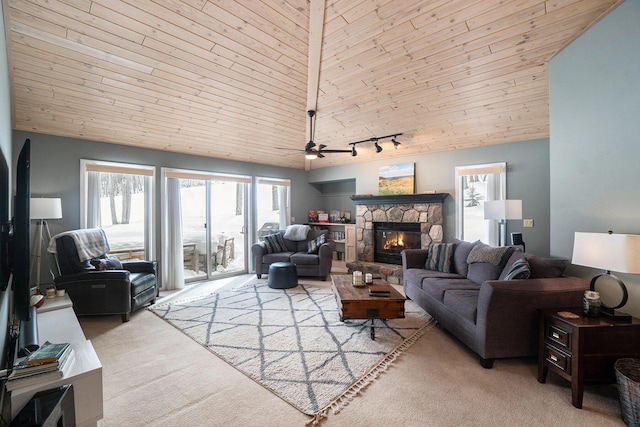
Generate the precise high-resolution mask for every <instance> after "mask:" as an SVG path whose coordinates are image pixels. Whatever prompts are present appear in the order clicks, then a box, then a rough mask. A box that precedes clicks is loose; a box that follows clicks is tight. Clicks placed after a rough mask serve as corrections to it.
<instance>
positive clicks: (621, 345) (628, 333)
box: [538, 307, 640, 408]
mask: <svg viewBox="0 0 640 427" xmlns="http://www.w3.org/2000/svg"><path fill="white" fill-rule="evenodd" d="M559 312H571V313H574V314H577V315H579V316H580V317H579V318H577V319H568V318H564V317H562V316H560V315H559V314H558V313H559ZM540 314H541V316H540V332H539V353H538V381H539V382H541V383H544V382H545V381H546V379H547V373H548V371H549V370H550V371H551V372H554V373H556V374H558V375H560V376H561V377H562V378H564V379H566V380H568V381H569V382H571V401H572V403H573V406H575V407H576V408H582V396H583V392H584V384H585V383H615V382H616V377H615V370H614V368H613V364H614V363H615V361H616V360H617V359H620V358H623V357H632V358H633V357H635V358H637V357H640V339H639V338H640V319H638V318H635V317H633V318H631V321H620V320H613V319H609V318H606V317H586V316H584V315H583V314H582V308H575V307H572V308H557V309H553V310H551V309H547V310H540Z"/></svg>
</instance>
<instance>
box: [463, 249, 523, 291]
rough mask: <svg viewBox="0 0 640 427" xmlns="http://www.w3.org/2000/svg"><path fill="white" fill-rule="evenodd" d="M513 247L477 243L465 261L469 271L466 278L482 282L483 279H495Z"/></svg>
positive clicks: (478, 282)
mask: <svg viewBox="0 0 640 427" xmlns="http://www.w3.org/2000/svg"><path fill="white" fill-rule="evenodd" d="M512 253H513V248H512V247H510V246H499V247H493V246H489V245H485V244H484V243H479V244H477V245H476V246H474V247H473V249H471V252H470V253H469V257H468V258H467V261H468V263H469V271H468V272H467V279H469V280H471V281H473V282H475V283H477V284H482V282H484V281H485V280H496V279H497V278H498V277H500V273H501V272H502V270H503V269H504V266H505V264H506V263H507V261H508V260H509V257H511V254H512Z"/></svg>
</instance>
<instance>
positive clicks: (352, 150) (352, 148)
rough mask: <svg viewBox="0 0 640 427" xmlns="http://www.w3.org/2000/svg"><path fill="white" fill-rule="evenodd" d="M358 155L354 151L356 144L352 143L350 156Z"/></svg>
mask: <svg viewBox="0 0 640 427" xmlns="http://www.w3.org/2000/svg"><path fill="white" fill-rule="evenodd" d="M357 155H358V152H357V151H356V146H355V145H354V146H353V147H351V156H352V157H355V156H357Z"/></svg>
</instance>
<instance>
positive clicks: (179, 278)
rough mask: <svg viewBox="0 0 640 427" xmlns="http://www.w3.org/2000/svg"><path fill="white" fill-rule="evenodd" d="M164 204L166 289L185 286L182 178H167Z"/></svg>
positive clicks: (164, 279)
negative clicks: (181, 199) (181, 198)
mask: <svg viewBox="0 0 640 427" xmlns="http://www.w3.org/2000/svg"><path fill="white" fill-rule="evenodd" d="M165 188H166V191H165V195H166V203H165V205H164V215H163V219H164V226H163V232H164V238H163V239H162V240H163V242H164V251H163V253H164V255H165V256H164V262H163V263H162V287H163V289H165V290H172V289H182V288H184V251H183V248H182V206H181V203H180V179H179V178H166V187H165Z"/></svg>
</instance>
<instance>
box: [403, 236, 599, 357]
mask: <svg viewBox="0 0 640 427" xmlns="http://www.w3.org/2000/svg"><path fill="white" fill-rule="evenodd" d="M567 265H568V260H565V259H559V258H541V257H538V256H535V255H532V254H528V253H525V252H522V251H520V250H515V248H513V247H501V248H494V247H491V246H487V245H485V244H483V243H480V242H464V241H459V240H456V241H454V242H453V243H438V244H432V245H431V246H430V247H429V249H408V250H404V251H403V252H402V268H403V282H404V290H405V293H406V295H407V297H408V298H410V299H411V300H413V301H415V302H416V303H417V304H418V305H420V306H421V307H422V308H423V309H424V310H425V311H427V312H428V313H429V314H430V315H431V316H433V317H434V318H435V320H436V321H437V322H438V323H440V325H442V327H444V328H445V329H446V330H448V331H449V332H450V333H451V334H452V335H454V336H455V337H457V338H458V339H459V340H460V341H462V342H463V343H464V344H465V345H466V346H468V347H469V348H470V349H471V350H473V351H474V352H475V353H477V354H478V355H479V356H480V358H481V364H482V366H484V367H485V368H491V367H493V363H494V359H497V358H508V357H527V356H536V355H537V351H538V311H537V310H538V309H540V308H553V307H579V306H581V304H582V298H583V295H584V291H585V290H587V289H588V288H589V283H588V282H587V281H586V280H584V279H581V278H577V277H569V276H566V275H564V269H565V267H566V266H567Z"/></svg>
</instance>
